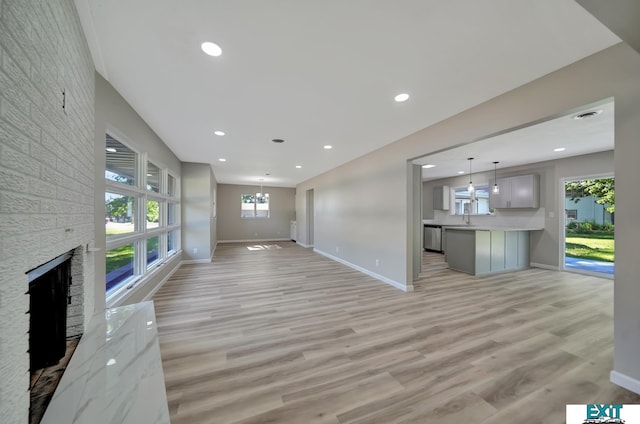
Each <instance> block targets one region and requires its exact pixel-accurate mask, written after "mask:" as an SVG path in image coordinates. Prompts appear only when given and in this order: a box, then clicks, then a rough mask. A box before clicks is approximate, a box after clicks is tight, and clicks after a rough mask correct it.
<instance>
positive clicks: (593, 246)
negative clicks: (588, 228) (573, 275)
mask: <svg viewBox="0 0 640 424" xmlns="http://www.w3.org/2000/svg"><path fill="white" fill-rule="evenodd" d="M565 254H566V255H567V256H569V257H571V258H581V259H591V260H594V261H604V262H615V249H614V241H613V232H599V233H590V234H574V233H567V235H566V250H565Z"/></svg>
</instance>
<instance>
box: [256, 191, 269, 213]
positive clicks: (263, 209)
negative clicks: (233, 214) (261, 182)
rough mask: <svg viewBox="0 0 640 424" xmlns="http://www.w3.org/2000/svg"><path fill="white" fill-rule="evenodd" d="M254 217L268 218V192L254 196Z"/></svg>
mask: <svg viewBox="0 0 640 424" xmlns="http://www.w3.org/2000/svg"><path fill="white" fill-rule="evenodd" d="M256 217H257V218H269V193H264V195H262V196H260V197H256Z"/></svg>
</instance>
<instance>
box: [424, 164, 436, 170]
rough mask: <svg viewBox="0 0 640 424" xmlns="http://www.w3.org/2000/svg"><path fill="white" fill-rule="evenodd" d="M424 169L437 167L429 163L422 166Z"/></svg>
mask: <svg viewBox="0 0 640 424" xmlns="http://www.w3.org/2000/svg"><path fill="white" fill-rule="evenodd" d="M422 167H423V168H427V169H428V168H435V167H436V166H435V165H432V164H430V163H428V164H426V165H422Z"/></svg>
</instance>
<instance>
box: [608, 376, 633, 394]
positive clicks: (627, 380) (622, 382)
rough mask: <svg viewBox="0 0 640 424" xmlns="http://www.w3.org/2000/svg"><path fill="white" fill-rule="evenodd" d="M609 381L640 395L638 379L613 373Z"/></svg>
mask: <svg viewBox="0 0 640 424" xmlns="http://www.w3.org/2000/svg"><path fill="white" fill-rule="evenodd" d="M609 380H610V381H611V382H612V383H613V384H615V385H617V386H620V387H624V388H625V389H627V390H631V391H632V392H634V393H637V394H639V395H640V380H638V379H635V378H633V377H629V376H628V375H626V374H622V373H621V372H618V371H611V374H610V375H609Z"/></svg>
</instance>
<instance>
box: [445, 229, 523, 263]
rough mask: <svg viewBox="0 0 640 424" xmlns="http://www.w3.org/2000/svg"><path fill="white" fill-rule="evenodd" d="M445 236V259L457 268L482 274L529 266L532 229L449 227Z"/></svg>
mask: <svg viewBox="0 0 640 424" xmlns="http://www.w3.org/2000/svg"><path fill="white" fill-rule="evenodd" d="M445 238H446V243H447V249H446V250H445V260H446V261H447V264H448V265H449V268H451V269H455V270H456V271H462V272H466V273H468V274H472V275H482V274H490V273H493V272H501V271H508V270H514V269H522V268H527V267H528V266H529V231H526V230H514V231H511V230H472V229H456V228H448V229H447V230H446V231H445Z"/></svg>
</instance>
